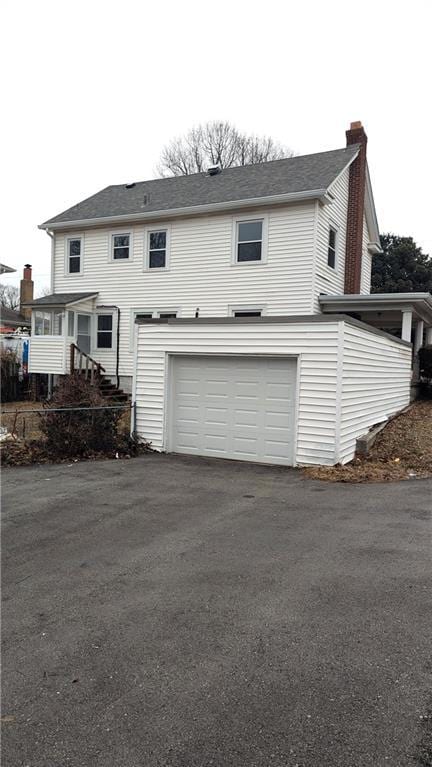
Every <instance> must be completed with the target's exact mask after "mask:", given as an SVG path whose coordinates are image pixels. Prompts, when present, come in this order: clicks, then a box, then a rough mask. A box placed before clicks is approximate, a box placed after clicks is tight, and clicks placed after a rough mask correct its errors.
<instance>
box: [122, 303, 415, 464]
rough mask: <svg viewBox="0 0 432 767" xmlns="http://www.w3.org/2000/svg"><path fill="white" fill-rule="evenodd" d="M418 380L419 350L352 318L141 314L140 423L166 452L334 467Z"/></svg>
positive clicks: (137, 427)
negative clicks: (414, 369) (414, 352)
mask: <svg viewBox="0 0 432 767" xmlns="http://www.w3.org/2000/svg"><path fill="white" fill-rule="evenodd" d="M410 383H411V345H410V344H408V343H406V342H405V341H401V340H400V339H399V338H395V337H394V336H389V335H388V334H387V333H385V332H383V331H381V330H379V329H377V328H373V327H371V326H370V325H365V323H363V322H360V321H359V320H356V319H354V318H352V317H347V316H345V315H330V314H322V315H312V316H307V317H297V316H293V317H271V316H266V317H220V318H219V317H217V318H216V317H208V318H205V317H198V318H186V317H185V318H183V317H178V318H175V319H174V318H169V319H156V318H154V319H153V318H152V319H144V318H140V319H137V334H136V354H135V375H134V384H133V401H134V405H135V419H134V424H133V427H132V429H133V431H134V432H135V433H136V434H137V435H138V437H139V438H140V439H144V440H146V441H147V442H148V443H149V444H150V445H151V448H152V449H153V450H159V451H162V452H177V453H188V454H190V455H204V456H210V457H215V458H230V459H237V460H240V461H256V462H259V463H266V464H272V463H273V464H281V465H283V466H299V465H300V466H311V465H324V466H333V465H334V464H337V463H346V462H347V461H350V460H351V459H352V458H353V457H354V455H355V450H356V439H357V437H359V436H361V435H363V434H365V433H366V432H367V431H368V429H369V428H370V427H371V426H373V425H375V424H377V423H381V422H383V421H385V420H386V419H387V418H388V417H389V416H391V415H393V414H394V413H396V412H398V411H399V410H401V409H402V408H404V407H405V406H406V405H407V404H408V403H409V401H410Z"/></svg>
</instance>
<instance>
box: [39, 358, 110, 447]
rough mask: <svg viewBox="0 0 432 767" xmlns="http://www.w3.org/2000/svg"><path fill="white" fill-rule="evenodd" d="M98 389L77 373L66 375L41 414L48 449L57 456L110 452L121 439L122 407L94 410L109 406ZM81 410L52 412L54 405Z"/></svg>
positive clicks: (42, 428) (42, 429)
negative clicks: (44, 411) (119, 438)
mask: <svg viewBox="0 0 432 767" xmlns="http://www.w3.org/2000/svg"><path fill="white" fill-rule="evenodd" d="M106 406H107V402H106V400H105V399H104V398H103V397H102V395H101V393H100V392H99V390H98V389H97V388H96V387H95V386H92V385H91V384H90V383H89V382H88V381H87V380H86V379H85V378H83V376H80V375H79V374H78V373H75V374H73V375H68V376H64V377H63V378H62V379H61V381H60V384H59V386H58V387H57V388H56V390H55V391H54V395H53V397H52V399H51V400H50V403H49V405H48V406H47V412H46V414H45V415H43V416H41V427H40V428H41V431H42V433H43V435H44V436H45V439H46V443H45V447H46V450H47V451H48V453H50V454H51V455H52V456H56V457H58V458H65V457H68V456H70V457H78V456H83V455H87V454H89V453H93V452H109V451H111V450H114V449H116V446H117V443H118V427H119V421H120V419H121V417H122V415H123V413H124V411H123V410H121V409H119V410H92V409H90V408H95V407H106ZM71 407H77V408H80V410H75V411H65V412H64V413H62V412H61V411H58V412H53V413H50V412H49V411H50V410H51V409H54V408H71Z"/></svg>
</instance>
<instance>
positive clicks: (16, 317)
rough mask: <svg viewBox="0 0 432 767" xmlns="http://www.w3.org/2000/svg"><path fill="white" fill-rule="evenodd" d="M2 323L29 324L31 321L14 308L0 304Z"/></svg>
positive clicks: (0, 321)
mask: <svg viewBox="0 0 432 767" xmlns="http://www.w3.org/2000/svg"><path fill="white" fill-rule="evenodd" d="M0 323H1V324H2V325H3V323H4V324H6V325H10V326H12V325H17V326H19V325H29V324H30V323H29V322H28V320H26V318H25V317H23V315H22V314H19V312H16V311H15V310H14V309H8V307H7V306H2V305H1V304H0Z"/></svg>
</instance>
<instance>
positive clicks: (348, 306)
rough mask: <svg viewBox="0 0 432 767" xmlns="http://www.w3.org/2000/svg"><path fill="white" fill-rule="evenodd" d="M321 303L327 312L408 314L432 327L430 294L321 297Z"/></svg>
mask: <svg viewBox="0 0 432 767" xmlns="http://www.w3.org/2000/svg"><path fill="white" fill-rule="evenodd" d="M319 303H320V306H321V309H322V311H323V312H324V313H327V312H362V313H363V312H395V311H396V312H404V311H405V312H406V311H411V312H412V313H413V316H414V317H416V318H418V319H420V320H424V322H425V324H426V325H427V326H428V327H432V295H431V294H430V293H371V294H370V295H361V294H353V295H341V294H338V295H321V296H320V297H319Z"/></svg>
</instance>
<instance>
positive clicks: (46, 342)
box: [29, 336, 66, 373]
mask: <svg viewBox="0 0 432 767" xmlns="http://www.w3.org/2000/svg"><path fill="white" fill-rule="evenodd" d="M29 349H30V355H29V372H30V373H65V372H66V369H65V364H66V344H65V340H64V338H63V337H62V336H57V337H56V336H48V337H47V336H31V338H30V344H29Z"/></svg>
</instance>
